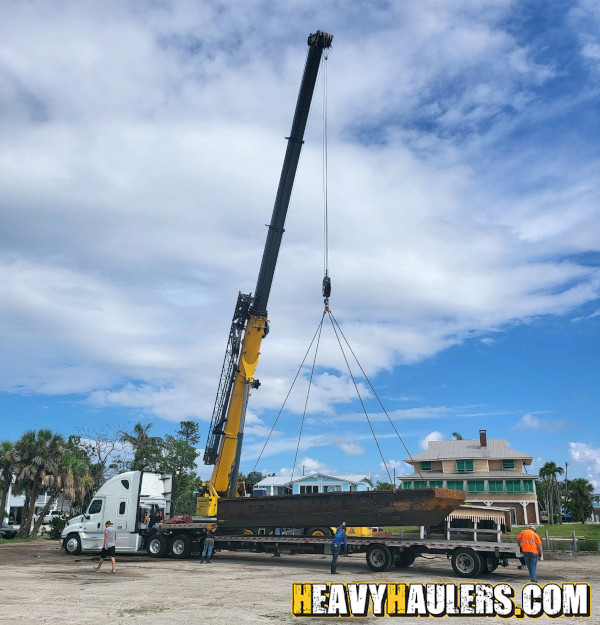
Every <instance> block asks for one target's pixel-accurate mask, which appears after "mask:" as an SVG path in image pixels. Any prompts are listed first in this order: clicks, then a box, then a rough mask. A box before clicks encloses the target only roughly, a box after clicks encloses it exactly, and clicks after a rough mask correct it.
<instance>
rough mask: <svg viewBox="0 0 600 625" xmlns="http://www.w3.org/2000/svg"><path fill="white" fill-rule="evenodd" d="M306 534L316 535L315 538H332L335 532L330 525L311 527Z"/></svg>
mask: <svg viewBox="0 0 600 625" xmlns="http://www.w3.org/2000/svg"><path fill="white" fill-rule="evenodd" d="M304 535H305V536H314V537H315V538H331V537H332V536H333V532H332V531H331V528H329V527H309V528H308V529H307V530H306V532H304Z"/></svg>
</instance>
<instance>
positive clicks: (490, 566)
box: [482, 553, 500, 573]
mask: <svg viewBox="0 0 600 625" xmlns="http://www.w3.org/2000/svg"><path fill="white" fill-rule="evenodd" d="M499 564H500V559H499V558H497V557H496V556H495V555H492V554H491V553H488V554H487V555H485V556H484V557H483V571H482V572H483V573H493V572H494V571H495V570H496V569H497V568H498V565H499Z"/></svg>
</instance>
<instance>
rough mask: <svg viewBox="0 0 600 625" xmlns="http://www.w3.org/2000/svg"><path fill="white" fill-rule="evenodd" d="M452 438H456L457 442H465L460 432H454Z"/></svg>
mask: <svg viewBox="0 0 600 625" xmlns="http://www.w3.org/2000/svg"><path fill="white" fill-rule="evenodd" d="M452 437H453V438H454V440H455V441H462V440H463V436H462V434H460V433H459V432H452Z"/></svg>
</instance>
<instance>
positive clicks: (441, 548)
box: [147, 522, 521, 578]
mask: <svg viewBox="0 0 600 625" xmlns="http://www.w3.org/2000/svg"><path fill="white" fill-rule="evenodd" d="M212 527H214V525H213V524H211V523H204V522H203V523H163V524H161V525H160V526H159V528H158V532H157V533H156V534H154V535H153V536H152V537H151V538H150V540H149V542H148V544H147V550H148V555H150V556H152V557H164V556H167V555H170V556H171V557H175V558H187V557H189V556H190V555H192V554H193V553H200V552H201V551H202V547H203V543H204V538H205V536H206V533H207V531H208V529H211V528H212ZM282 549H289V550H290V551H292V552H297V553H323V554H329V553H331V537H325V538H324V537H318V536H297V535H286V534H283V535H274V534H270V535H256V534H250V535H247V534H244V533H243V530H239V532H235V533H227V534H223V533H219V531H218V530H217V534H216V536H215V550H216V551H219V550H221V551H249V550H254V551H263V552H271V551H272V552H273V553H279V551H280V550H282ZM348 552H349V553H364V554H365V556H366V562H367V566H368V567H369V569H371V570H372V571H374V572H378V573H381V572H384V571H388V570H389V569H390V568H391V567H392V566H394V567H397V568H403V567H407V566H410V565H411V564H413V562H414V561H415V559H416V558H417V557H419V556H423V555H426V554H443V555H445V556H446V557H447V559H449V560H450V561H451V564H452V568H453V569H454V572H455V573H456V575H458V576H459V577H469V578H475V577H479V576H481V575H484V574H486V573H491V572H493V571H494V570H495V569H496V568H497V567H498V566H508V564H509V561H510V560H515V559H518V558H519V557H520V555H521V554H520V549H519V547H518V545H516V544H515V543H502V542H491V541H469V540H440V539H429V538H377V537H364V538H352V537H351V538H348Z"/></svg>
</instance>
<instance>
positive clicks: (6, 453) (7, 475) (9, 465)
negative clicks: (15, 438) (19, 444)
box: [0, 441, 15, 522]
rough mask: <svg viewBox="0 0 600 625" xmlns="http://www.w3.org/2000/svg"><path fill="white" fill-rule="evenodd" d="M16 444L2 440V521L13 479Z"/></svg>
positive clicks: (0, 507)
mask: <svg viewBox="0 0 600 625" xmlns="http://www.w3.org/2000/svg"><path fill="white" fill-rule="evenodd" d="M14 449H15V446H14V444H13V443H12V441H0V488H1V489H2V499H1V500H0V522H2V521H4V515H5V512H4V511H5V510H6V502H7V500H8V491H9V490H10V485H11V483H12V479H13V473H14V470H15V469H14V467H15V458H14Z"/></svg>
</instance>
